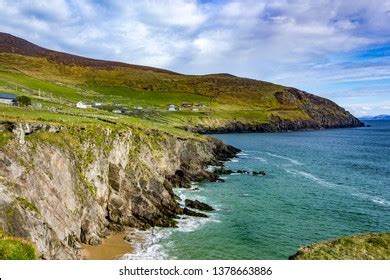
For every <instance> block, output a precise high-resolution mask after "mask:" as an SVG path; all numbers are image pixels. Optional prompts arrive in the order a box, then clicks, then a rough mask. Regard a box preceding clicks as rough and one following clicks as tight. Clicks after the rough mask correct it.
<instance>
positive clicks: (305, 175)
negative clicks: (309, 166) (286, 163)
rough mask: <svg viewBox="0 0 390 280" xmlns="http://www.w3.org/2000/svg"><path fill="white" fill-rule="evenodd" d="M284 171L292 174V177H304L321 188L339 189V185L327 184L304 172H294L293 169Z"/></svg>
mask: <svg viewBox="0 0 390 280" xmlns="http://www.w3.org/2000/svg"><path fill="white" fill-rule="evenodd" d="M284 170H286V172H288V173H290V174H293V175H300V176H303V177H305V178H306V179H309V180H311V181H313V182H315V183H317V184H318V185H320V186H323V187H329V188H334V187H339V186H340V185H337V184H334V183H332V182H328V181H326V180H324V179H321V178H319V177H317V176H315V175H313V174H311V173H308V172H304V171H300V170H294V169H284Z"/></svg>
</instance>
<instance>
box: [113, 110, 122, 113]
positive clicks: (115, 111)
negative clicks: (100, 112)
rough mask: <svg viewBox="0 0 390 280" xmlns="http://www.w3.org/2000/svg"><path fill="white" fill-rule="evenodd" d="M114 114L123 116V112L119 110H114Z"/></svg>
mask: <svg viewBox="0 0 390 280" xmlns="http://www.w3.org/2000/svg"><path fill="white" fill-rule="evenodd" d="M112 112H113V113H114V114H122V110H119V109H115V110H112Z"/></svg>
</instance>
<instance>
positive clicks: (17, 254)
mask: <svg viewBox="0 0 390 280" xmlns="http://www.w3.org/2000/svg"><path fill="white" fill-rule="evenodd" d="M35 259H37V255H36V252H35V247H34V245H33V244H32V243H31V242H29V241H26V240H23V239H21V238H16V237H9V236H8V235H7V234H5V233H4V232H3V231H1V230H0V260H35Z"/></svg>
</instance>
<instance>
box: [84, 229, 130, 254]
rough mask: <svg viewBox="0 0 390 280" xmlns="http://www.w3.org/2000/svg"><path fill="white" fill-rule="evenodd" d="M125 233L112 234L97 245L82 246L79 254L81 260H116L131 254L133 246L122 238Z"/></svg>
mask: <svg viewBox="0 0 390 280" xmlns="http://www.w3.org/2000/svg"><path fill="white" fill-rule="evenodd" d="M125 237H126V234H125V233H114V234H111V235H109V236H108V237H107V238H104V239H103V240H102V243H101V244H99V245H83V246H82V248H81V250H80V254H81V259H83V260H117V259H120V258H121V257H122V256H123V255H124V254H127V253H131V252H133V250H134V248H133V246H132V245H131V244H130V243H129V242H127V241H126V240H125V239H124V238H125Z"/></svg>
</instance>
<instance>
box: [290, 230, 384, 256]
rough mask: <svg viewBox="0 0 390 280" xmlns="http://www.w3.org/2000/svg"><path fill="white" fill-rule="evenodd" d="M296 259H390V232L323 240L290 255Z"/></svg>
mask: <svg viewBox="0 0 390 280" xmlns="http://www.w3.org/2000/svg"><path fill="white" fill-rule="evenodd" d="M290 259H295V260H390V233H382V234H365V235H356V236H350V237H343V238H339V239H336V240H332V241H323V242H319V243H316V244H313V245H310V246H307V247H303V248H300V249H299V251H298V252H297V253H296V254H295V255H293V256H291V257H290Z"/></svg>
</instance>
